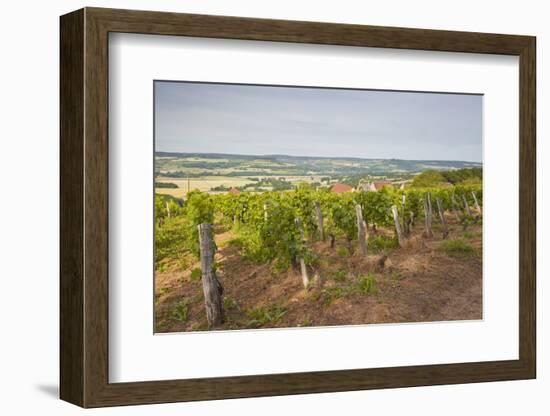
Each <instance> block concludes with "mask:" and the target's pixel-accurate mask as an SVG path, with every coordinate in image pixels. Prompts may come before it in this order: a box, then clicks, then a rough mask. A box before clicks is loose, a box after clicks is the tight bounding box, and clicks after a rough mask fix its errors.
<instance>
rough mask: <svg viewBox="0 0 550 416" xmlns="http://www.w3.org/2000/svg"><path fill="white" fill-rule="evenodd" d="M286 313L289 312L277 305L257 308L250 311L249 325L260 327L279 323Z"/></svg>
mask: <svg viewBox="0 0 550 416" xmlns="http://www.w3.org/2000/svg"><path fill="white" fill-rule="evenodd" d="M286 313H287V310H286V309H285V308H283V307H282V306H280V305H277V304H274V305H269V306H262V307H259V308H255V309H252V310H249V311H248V316H249V317H250V318H251V321H250V322H249V325H250V326H255V327H259V326H263V325H266V324H273V323H277V322H278V321H280V320H281V318H282V317H283V316H284V315H285V314H286Z"/></svg>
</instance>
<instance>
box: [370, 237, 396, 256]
mask: <svg viewBox="0 0 550 416" xmlns="http://www.w3.org/2000/svg"><path fill="white" fill-rule="evenodd" d="M367 247H368V249H369V250H372V251H373V252H375V253H379V252H381V251H386V250H391V249H394V248H398V247H399V242H398V241H397V238H395V237H387V236H385V235H370V236H369V239H368V241H367Z"/></svg>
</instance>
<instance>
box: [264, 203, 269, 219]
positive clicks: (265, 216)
mask: <svg viewBox="0 0 550 416" xmlns="http://www.w3.org/2000/svg"><path fill="white" fill-rule="evenodd" d="M268 219H269V214H268V212H267V203H265V202H264V221H265V222H267V220H268Z"/></svg>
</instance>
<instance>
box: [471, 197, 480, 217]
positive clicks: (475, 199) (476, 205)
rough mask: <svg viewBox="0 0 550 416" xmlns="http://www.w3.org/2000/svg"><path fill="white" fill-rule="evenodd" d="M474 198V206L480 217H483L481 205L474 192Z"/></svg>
mask: <svg viewBox="0 0 550 416" xmlns="http://www.w3.org/2000/svg"><path fill="white" fill-rule="evenodd" d="M472 196H473V197H474V206H475V207H476V211H477V212H478V214H479V216H480V217H481V207H480V206H479V203H478V202H477V197H476V193H475V192H474V191H472Z"/></svg>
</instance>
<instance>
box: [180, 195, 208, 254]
mask: <svg viewBox="0 0 550 416" xmlns="http://www.w3.org/2000/svg"><path fill="white" fill-rule="evenodd" d="M185 215H186V218H187V224H186V227H185V237H186V244H187V247H188V248H189V250H190V251H191V252H192V253H193V254H194V255H195V256H197V257H199V254H200V253H199V230H198V225H199V224H202V223H209V224H211V223H212V222H213V221H214V203H213V201H212V197H211V196H210V195H208V194H206V193H203V192H200V191H197V190H193V191H191V192H189V193H188V194H187V203H186V204H185Z"/></svg>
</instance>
